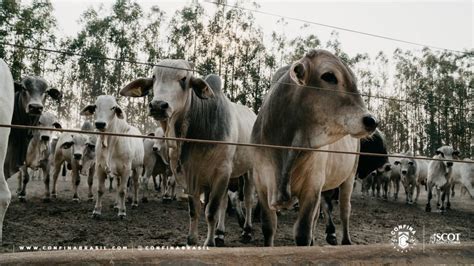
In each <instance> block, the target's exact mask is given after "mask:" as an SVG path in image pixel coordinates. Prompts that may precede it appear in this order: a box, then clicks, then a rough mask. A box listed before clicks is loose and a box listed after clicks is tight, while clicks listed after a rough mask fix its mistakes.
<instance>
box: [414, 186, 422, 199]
mask: <svg viewBox="0 0 474 266" xmlns="http://www.w3.org/2000/svg"><path fill="white" fill-rule="evenodd" d="M420 187H421V186H420V184H418V183H417V184H416V197H415V204H416V203H417V202H418V197H419V196H420Z"/></svg>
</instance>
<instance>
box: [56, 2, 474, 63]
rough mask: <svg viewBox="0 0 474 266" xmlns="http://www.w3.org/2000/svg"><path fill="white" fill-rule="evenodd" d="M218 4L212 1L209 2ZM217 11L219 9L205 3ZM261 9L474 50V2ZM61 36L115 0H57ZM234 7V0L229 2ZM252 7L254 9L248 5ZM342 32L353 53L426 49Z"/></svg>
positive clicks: (325, 36) (165, 5) (288, 30)
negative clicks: (91, 11)
mask: <svg viewBox="0 0 474 266" xmlns="http://www.w3.org/2000/svg"><path fill="white" fill-rule="evenodd" d="M209 1H212V0H209ZM137 2H138V3H139V4H140V5H141V6H142V7H143V8H144V9H145V10H146V9H148V8H151V6H153V5H158V6H159V7H160V8H161V9H162V10H164V11H165V12H166V17H167V19H168V20H169V18H170V17H171V16H172V15H173V13H174V12H175V11H176V10H177V9H179V8H182V7H183V6H184V5H186V4H187V3H189V2H190V1H181V0H178V1H169V0H168V1H160V0H155V1H149V0H138V1H137ZM200 2H201V3H202V5H203V7H204V8H205V9H206V10H208V11H209V13H213V12H214V10H215V7H214V6H215V5H214V4H211V3H207V2H205V1H200ZM256 2H257V3H258V4H259V5H260V8H259V10H260V11H264V12H269V13H274V14H278V15H283V16H286V17H291V18H298V19H301V20H307V21H312V22H317V23H323V24H328V25H332V26H337V27H342V28H348V29H351V30H357V31H362V32H367V33H371V34H376V35H383V36H386V37H392V38H396V39H403V40H406V41H410V42H415V43H421V44H425V45H431V46H436V47H442V48H446V49H451V50H461V51H462V50H464V49H472V48H473V24H474V19H473V12H474V6H473V1H469V0H468V1H420V0H419V1H407V0H398V1H386V0H381V1H354V0H352V1H350V0H345V1H338V0H336V1H319V0H316V1H289V0H285V1H268V0H264V1H256ZM52 3H53V7H54V15H55V17H56V18H57V20H58V27H59V32H60V34H61V35H63V36H73V35H75V33H76V32H77V31H78V30H79V28H80V27H79V26H78V20H79V17H80V15H81V14H82V13H83V12H84V11H85V10H86V9H87V8H88V7H90V6H94V7H99V6H100V5H104V7H106V8H108V7H109V6H110V5H111V3H113V0H100V1H99V0H83V1H74V0H52ZM228 3H229V4H230V5H232V4H233V1H229V2H228ZM247 7H249V8H252V7H250V5H247ZM254 16H255V18H256V22H257V24H259V25H260V26H261V27H262V29H263V32H264V33H265V37H264V38H265V41H266V42H269V41H270V36H271V33H272V32H273V31H277V32H280V33H281V32H284V33H285V34H286V35H287V36H288V37H289V38H292V37H296V36H298V35H301V34H305V33H312V34H315V35H317V36H318V37H319V38H320V40H321V41H322V42H323V43H325V42H326V41H327V40H329V37H330V33H331V31H333V30H334V29H331V28H327V27H321V26H317V25H310V26H309V27H307V28H306V29H304V30H301V26H302V25H303V24H304V22H300V21H294V20H291V19H286V21H287V23H288V24H287V25H286V26H285V27H283V26H281V25H277V24H276V21H277V20H278V19H279V17H276V16H269V15H265V14H259V13H255V14H254ZM337 31H338V32H339V40H340V42H341V44H342V48H343V50H344V51H345V52H347V53H349V55H355V54H356V53H368V54H369V55H371V56H375V55H376V54H377V53H378V52H379V51H384V52H385V53H386V54H392V53H393V51H394V50H395V49H396V48H397V47H400V48H403V49H410V50H414V51H419V50H421V47H420V46H415V45H410V44H404V43H399V42H394V41H390V40H384V39H379V38H374V37H370V36H365V35H361V34H356V33H350V32H345V31H340V30H337Z"/></svg>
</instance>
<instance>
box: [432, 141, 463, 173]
mask: <svg viewBox="0 0 474 266" xmlns="http://www.w3.org/2000/svg"><path fill="white" fill-rule="evenodd" d="M436 154H437V155H438V156H439V157H440V158H444V159H448V160H456V159H459V151H458V150H455V149H453V147H451V146H442V147H440V148H438V149H437V150H436ZM443 163H444V164H445V166H446V167H447V168H446V169H451V167H452V166H453V162H445V161H443Z"/></svg>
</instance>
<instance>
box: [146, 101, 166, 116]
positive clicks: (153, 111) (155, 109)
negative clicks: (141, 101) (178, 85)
mask: <svg viewBox="0 0 474 266" xmlns="http://www.w3.org/2000/svg"><path fill="white" fill-rule="evenodd" d="M169 107H170V106H169V104H168V103H167V102H165V101H155V100H153V101H151V102H150V103H149V104H148V111H149V115H150V116H152V117H153V118H155V119H156V120H165V119H167V118H168V109H169Z"/></svg>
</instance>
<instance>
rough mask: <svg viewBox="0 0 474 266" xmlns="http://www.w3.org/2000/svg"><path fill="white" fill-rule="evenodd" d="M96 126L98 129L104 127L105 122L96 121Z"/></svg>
mask: <svg viewBox="0 0 474 266" xmlns="http://www.w3.org/2000/svg"><path fill="white" fill-rule="evenodd" d="M95 127H96V128H97V129H103V128H105V122H95Z"/></svg>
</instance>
